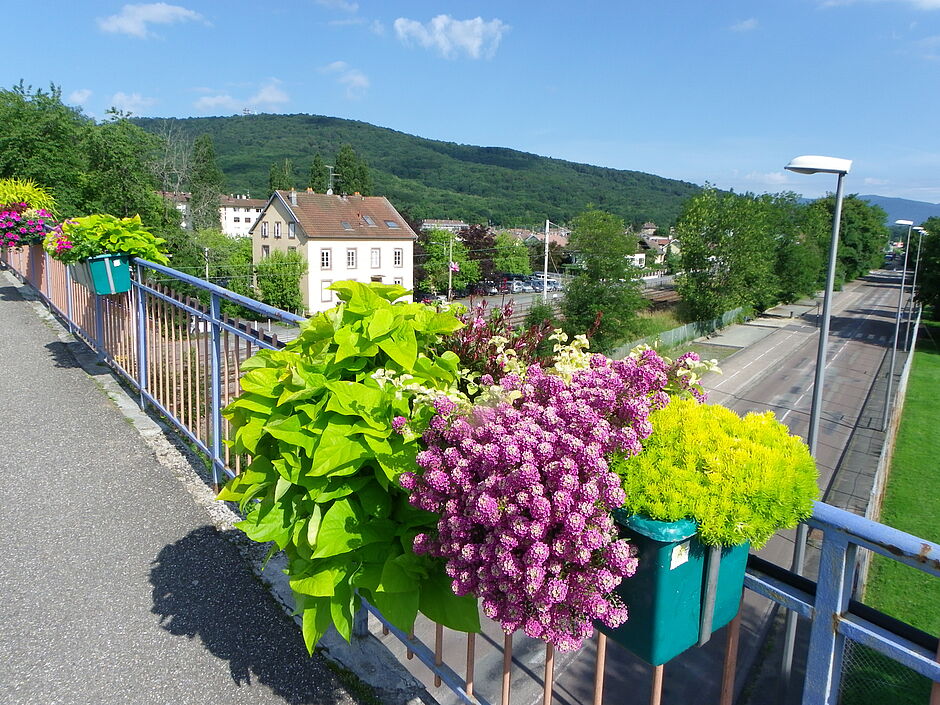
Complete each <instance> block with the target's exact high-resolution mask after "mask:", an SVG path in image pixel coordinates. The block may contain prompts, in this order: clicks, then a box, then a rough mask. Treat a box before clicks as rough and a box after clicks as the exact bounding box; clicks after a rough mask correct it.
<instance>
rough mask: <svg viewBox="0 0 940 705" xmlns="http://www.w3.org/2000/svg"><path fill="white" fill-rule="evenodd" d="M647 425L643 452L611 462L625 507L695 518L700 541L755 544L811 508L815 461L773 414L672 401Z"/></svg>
mask: <svg viewBox="0 0 940 705" xmlns="http://www.w3.org/2000/svg"><path fill="white" fill-rule="evenodd" d="M650 423H651V424H652V425H653V433H652V435H651V436H650V437H649V438H647V439H646V441H645V442H644V450H643V451H642V452H641V453H639V454H638V455H635V456H632V457H622V456H620V457H616V458H614V459H612V461H611V463H610V466H611V469H612V470H614V471H615V472H616V473H617V474H618V475H619V476H620V477H621V479H622V481H623V488H624V491H625V492H626V495H627V499H626V504H625V505H624V509H625V510H626V511H627V512H629V513H631V514H643V515H646V516H649V517H651V518H653V519H659V520H661V521H676V520H678V519H682V518H689V519H693V520H695V521H696V522H698V525H699V537H700V539H701V540H702V542H703V543H706V544H710V545H722V546H733V545H737V544H740V543H744V542H745V541H750V542H751V543H752V544H753V545H754V547H755V548H760V547H761V546H763V545H764V543H766V542H767V539H769V538H770V537H771V536H772V535H773V533H774V532H775V531H776V530H777V529H780V528H792V527H794V526H796V524H797V523H799V521H800V520H801V519H805V518H807V517H808V516H809V515H810V514H812V503H813V500H814V499H816V498H817V496H818V495H819V489H818V487H817V476H818V475H817V472H816V464H815V462H814V461H813V458H812V457H811V456H810V454H809V449H808V448H807V447H806V444H805V443H803V441H802V440H801V439H800V438H797V437H796V436H791V435H790V433H789V430H788V429H787V427H786V426H784V425H783V424H781V423H779V422H778V421H777V420H776V419H775V418H774V415H773V413H772V412H766V413H763V414H754V413H751V414H748V415H747V416H745V417H743V418H742V417H740V416H738V415H737V414H735V413H734V412H733V411H731V410H730V409H726V408H725V407H723V406H715V405H710V404H698V403H696V402H695V401H692V400H683V399H674V400H673V401H671V402H670V403H669V404H668V405H667V406H666V407H665V408H663V409H660V410H658V411H655V412H653V413H652V414H651V415H650Z"/></svg>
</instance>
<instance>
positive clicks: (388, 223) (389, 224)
mask: <svg viewBox="0 0 940 705" xmlns="http://www.w3.org/2000/svg"><path fill="white" fill-rule="evenodd" d="M385 226H386V227H389V228H392V229H393V230H394V229H395V228H397V227H398V223H396V222H395V221H394V220H386V221H385Z"/></svg>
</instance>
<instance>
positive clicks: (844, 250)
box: [809, 194, 889, 281]
mask: <svg viewBox="0 0 940 705" xmlns="http://www.w3.org/2000/svg"><path fill="white" fill-rule="evenodd" d="M809 208H810V209H811V210H812V211H815V212H816V215H817V216H822V217H823V219H824V220H825V222H827V223H830V227H831V223H832V216H833V213H834V212H835V196H833V195H831V194H830V195H829V196H826V197H824V198H820V199H817V200H815V201H813V202H812V203H811V204H810V205H809ZM887 218H888V214H887V213H885V212H884V210H882V209H881V208H879V207H878V206H876V205H873V204H871V203H868V201H863V200H862V199H860V198H859V197H858V196H856V195H854V194H853V195H851V196H846V197H845V199H844V200H843V202H842V223H841V227H840V229H839V249H838V262H839V265H840V269H841V270H842V271H843V272H844V275H845V279H846V280H847V281H851V280H853V279H856V278H858V277H860V276H862V275H863V274H868V272H869V271H871V270H872V269H874V268H875V267H877V266H879V264H880V263H881V258H882V251H883V249H884V246H885V243H886V242H887V241H888V236H889V231H888V226H887V225H885V220H887ZM825 250H826V251H827V252H828V246H827V247H826V248H825Z"/></svg>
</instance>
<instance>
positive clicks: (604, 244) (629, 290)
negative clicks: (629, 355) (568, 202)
mask: <svg viewBox="0 0 940 705" xmlns="http://www.w3.org/2000/svg"><path fill="white" fill-rule="evenodd" d="M570 248H571V249H572V250H574V251H575V252H576V253H577V257H578V260H577V261H578V263H579V264H580V265H581V268H580V269H578V270H576V271H577V274H576V276H575V277H574V279H573V280H571V281H570V282H569V283H568V286H567V287H566V293H565V299H564V301H563V302H562V305H561V310H562V313H563V314H564V318H565V330H566V332H568V334H569V335H572V336H573V335H578V334H581V333H585V332H587V331H589V330H592V329H593V335H592V338H591V348H592V349H593V350H596V351H597V352H609V351H610V350H612V349H613V348H615V347H616V345H617V344H618V343H620V342H623V341H624V340H627V339H632V338H634V337H636V336H635V335H634V333H635V328H634V324H635V321H636V312H637V311H638V310H640V309H641V308H643V307H644V306H645V305H646V304H645V301H644V299H643V297H642V296H641V295H640V290H639V284H638V282H637V277H638V275H639V272H640V270H639V269H637V268H636V267H634V266H633V264H632V263H631V262H630V260H628V259H627V256H628V255H631V254H633V253H634V252H635V251H636V239H635V238H634V237H633V236H631V235H628V234H626V233H625V232H624V224H623V221H622V220H621V219H620V218H618V217H617V216H615V215H612V214H610V213H605V212H603V211H599V210H594V209H591V210H588V211H585V212H584V213H582V214H581V215H579V216H578V217H577V218H575V219H574V229H573V230H572V234H571V242H570ZM598 315H599V316H600V320H599V321H598Z"/></svg>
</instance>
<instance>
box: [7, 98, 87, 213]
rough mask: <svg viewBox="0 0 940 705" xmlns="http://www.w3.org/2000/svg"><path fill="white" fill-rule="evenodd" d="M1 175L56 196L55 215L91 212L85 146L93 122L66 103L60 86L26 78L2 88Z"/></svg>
mask: <svg viewBox="0 0 940 705" xmlns="http://www.w3.org/2000/svg"><path fill="white" fill-rule="evenodd" d="M0 125H2V126H3V128H2V129H0V177H7V178H9V177H14V176H15V177H20V178H25V179H32V180H33V181H35V182H36V183H38V184H42V186H43V187H44V188H47V189H49V191H50V192H51V193H52V195H53V196H55V199H56V204H57V205H58V211H57V213H58V214H59V215H61V216H62V217H69V216H73V215H79V214H81V213H83V212H84V213H87V212H88V210H87V209H86V206H85V197H84V195H83V193H82V184H83V182H84V178H85V174H86V173H87V171H88V159H87V155H86V154H85V152H84V150H83V149H82V148H81V145H83V144H84V143H85V138H86V136H87V135H88V133H89V132H90V131H91V130H92V129H94V123H93V122H92V121H91V120H90V119H89V118H87V117H85V116H84V115H82V114H81V112H80V111H78V110H76V109H74V108H70V107H68V106H66V105H64V104H63V103H62V93H61V90H60V89H59V88H58V87H56V86H54V85H53V86H51V87H50V89H49V90H48V91H44V90H42V89H36V90H34V89H33V87H32V86H25V85H24V84H23V82H22V81H20V83H19V84H18V85H16V86H14V87H13V88H12V89H10V90H6V89H3V90H0Z"/></svg>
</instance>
